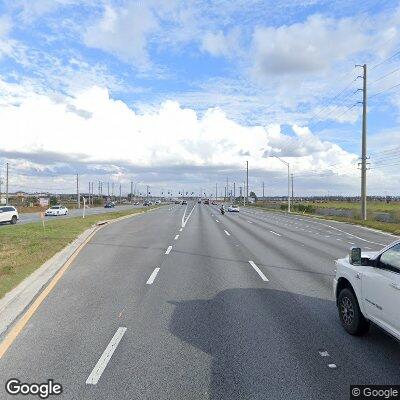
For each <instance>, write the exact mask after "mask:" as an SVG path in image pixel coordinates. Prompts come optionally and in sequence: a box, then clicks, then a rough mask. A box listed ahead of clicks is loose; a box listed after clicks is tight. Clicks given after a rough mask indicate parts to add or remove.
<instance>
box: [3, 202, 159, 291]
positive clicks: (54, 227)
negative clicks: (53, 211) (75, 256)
mask: <svg viewBox="0 0 400 400" xmlns="http://www.w3.org/2000/svg"><path fill="white" fill-rule="evenodd" d="M149 208H154V207H147V208H136V209H133V210H125V211H115V212H110V213H105V214H98V215H90V216H87V217H86V218H84V219H83V218H81V217H76V218H65V219H59V220H51V221H46V222H45V229H44V230H43V226H42V223H41V222H39V223H37V222H35V223H30V224H20V225H14V226H5V227H2V228H0V298H2V297H3V296H4V295H5V294H6V293H7V292H8V291H10V290H11V289H13V288H14V287H15V286H17V285H18V284H19V283H20V282H21V281H22V280H23V279H24V278H26V277H27V276H28V275H30V274H31V273H32V272H33V271H35V270H36V269H37V268H38V267H40V266H41V265H42V264H43V263H44V262H45V261H47V260H48V259H50V258H51V257H52V256H53V255H54V254H56V253H57V252H59V251H60V250H62V249H63V248H64V247H65V246H66V245H68V244H69V243H71V242H73V241H74V240H75V239H76V237H77V236H79V235H80V234H81V233H82V232H83V231H85V230H86V229H88V228H90V227H91V226H92V225H94V224H95V223H97V222H99V221H104V220H111V219H115V218H119V217H123V216H125V215H130V214H137V213H139V212H141V211H143V210H148V209H149Z"/></svg>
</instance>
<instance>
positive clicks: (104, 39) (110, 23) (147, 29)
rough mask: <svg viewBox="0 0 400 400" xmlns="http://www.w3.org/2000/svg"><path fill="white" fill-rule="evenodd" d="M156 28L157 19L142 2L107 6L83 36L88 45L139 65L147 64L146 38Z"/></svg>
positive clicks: (141, 66) (142, 66) (144, 65)
mask: <svg viewBox="0 0 400 400" xmlns="http://www.w3.org/2000/svg"><path fill="white" fill-rule="evenodd" d="M157 28H158V23H157V20H156V18H155V16H154V14H153V12H152V10H151V9H150V7H148V6H146V5H145V3H144V2H134V3H129V5H128V6H127V7H125V8H118V9H115V8H113V7H111V6H109V5H107V6H106V7H105V9H104V13H103V15H102V17H101V18H100V20H99V21H97V22H96V23H95V24H94V25H91V26H89V28H88V29H87V30H86V31H85V33H84V35H83V37H84V42H85V44H86V45H87V46H89V47H94V48H98V49H101V50H104V51H106V52H109V53H112V54H114V55H116V56H117V57H119V58H121V59H122V60H124V61H126V62H130V63H133V64H135V65H136V66H138V67H140V68H146V67H148V66H149V63H150V60H149V55H148V49H147V40H148V36H149V35H150V33H152V32H154V31H155V30H157Z"/></svg>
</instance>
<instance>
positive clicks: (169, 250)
mask: <svg viewBox="0 0 400 400" xmlns="http://www.w3.org/2000/svg"><path fill="white" fill-rule="evenodd" d="M171 250H172V246H168V249H167V251H166V252H165V254H169V253H170V252H171Z"/></svg>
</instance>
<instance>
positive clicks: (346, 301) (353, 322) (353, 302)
mask: <svg viewBox="0 0 400 400" xmlns="http://www.w3.org/2000/svg"><path fill="white" fill-rule="evenodd" d="M338 311H339V318H340V322H341V324H342V326H343V328H344V329H345V330H346V331H347V332H348V333H350V335H355V336H361V335H363V334H365V333H366V332H368V329H369V321H368V320H367V319H366V318H365V317H364V316H363V315H362V312H361V310H360V306H359V304H358V301H357V298H356V296H355V295H354V292H353V291H352V290H350V289H348V288H344V289H342V290H341V292H340V293H339V296H338Z"/></svg>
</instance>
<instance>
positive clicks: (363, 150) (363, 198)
mask: <svg viewBox="0 0 400 400" xmlns="http://www.w3.org/2000/svg"><path fill="white" fill-rule="evenodd" d="M356 67H362V68H363V76H362V78H363V88H362V92H363V101H362V105H363V116H362V136H361V198H360V201H361V219H362V220H364V221H365V220H366V219H367V64H364V65H356Z"/></svg>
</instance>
